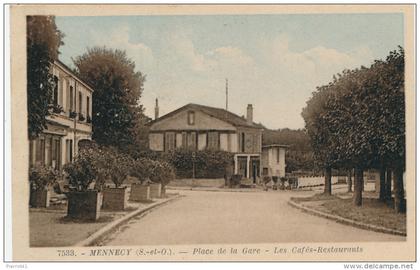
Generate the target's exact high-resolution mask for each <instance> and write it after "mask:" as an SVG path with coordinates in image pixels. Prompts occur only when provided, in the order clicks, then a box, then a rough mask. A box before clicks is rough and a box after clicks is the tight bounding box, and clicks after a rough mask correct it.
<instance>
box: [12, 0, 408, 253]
mask: <svg viewBox="0 0 420 270" xmlns="http://www.w3.org/2000/svg"><path fill="white" fill-rule="evenodd" d="M100 7H101V9H100V8H99V6H98V7H96V6H95V5H90V6H82V5H67V6H65V5H64V6H58V7H57V9H53V6H49V7H47V6H42V5H38V6H32V8H33V9H32V10H31V9H30V8H31V7H30V6H29V7H27V8H29V9H28V10H25V5H23V6H20V7H17V6H14V7H13V8H14V9H12V11H13V12H11V13H12V15H13V16H14V17H15V19H16V20H15V22H18V23H19V25H21V26H23V25H24V27H23V29H19V30H11V32H12V38H13V36H14V37H15V38H16V37H18V38H17V39H16V40H17V41H23V43H22V42H18V43H20V44H19V45H18V46H17V47H14V46H13V39H12V51H13V50H14V49H16V48H19V49H22V51H21V52H20V55H19V56H20V58H19V59H18V60H16V61H17V62H13V61H14V60H13V58H15V57H16V55H15V54H13V53H12V54H11V55H12V56H11V58H12V71H11V76H12V82H13V81H14V80H18V81H19V82H18V84H16V85H18V87H17V88H13V83H12V90H11V96H12V101H13V100H15V101H14V102H12V106H11V107H12V121H13V122H12V130H19V135H16V133H14V134H15V135H12V152H13V153H14V150H13V149H19V151H23V152H21V153H22V155H20V156H19V157H18V159H13V160H12V164H13V163H14V164H16V162H19V166H20V167H19V168H20V169H19V175H20V179H16V178H15V176H13V179H12V182H13V185H14V186H13V187H12V189H13V192H12V201H15V200H18V201H19V203H18V204H14V205H13V211H15V209H18V208H17V207H19V211H20V212H22V213H24V214H23V215H22V216H21V217H19V219H21V220H25V221H24V222H23V223H20V225H19V226H21V227H19V228H23V227H25V228H24V229H22V230H20V229H19V232H20V233H19V232H18V233H19V237H14V238H13V245H14V252H13V253H14V254H15V253H16V254H20V255H19V256H18V257H19V258H29V259H34V260H36V259H37V256H38V255H39V256H40V258H43V259H47V258H51V259H53V260H75V261H85V260H104V261H106V260H135V261H136V260H137V261H141V260H221V261H223V260H239V261H240V260H257V261H258V260H260V261H261V260H270V261H282V260H297V261H301V260H308V259H310V260H315V261H317V260H328V258H329V257H335V259H332V260H344V261H351V260H357V258H364V260H366V259H367V258H371V259H372V260H375V259H376V260H378V259H383V258H385V257H384V256H385V255H384V254H383V252H381V251H380V249H381V248H386V247H388V248H390V249H391V250H392V249H395V250H399V252H400V253H398V252H395V253H388V254H386V259H387V260H408V259H411V260H413V259H414V255H413V254H414V253H413V252H412V250H414V239H415V234H414V226H415V195H414V190H415V186H414V185H415V177H414V173H415V167H413V166H414V165H413V164H414V152H413V151H414V150H409V149H408V147H407V145H411V144H414V134H415V130H414V129H413V126H414V120H413V118H414V117H415V115H414V113H413V112H414V102H415V101H414V99H413V96H414V93H413V89H414V77H413V75H407V72H409V74H412V73H413V71H414V66H413V62H412V61H413V55H412V54H413V53H414V52H413V40H412V39H413V31H412V28H413V25H414V24H413V16H414V13H413V10H414V9H413V6H410V5H406V6H386V5H383V6H380V5H378V6H377V9H375V8H374V7H372V6H366V10H363V8H364V7H363V6H359V7H355V6H352V8H354V10H352V9H345V8H344V7H340V6H334V7H333V6H331V7H328V6H327V7H324V8H321V6H319V8H320V10H318V9H317V8H316V6H305V5H303V6H300V7H294V8H293V7H291V6H282V5H273V6H271V7H272V8H275V9H272V10H270V6H265V7H263V6H258V5H255V6H252V5H251V6H241V5H237V6H236V7H235V6H217V5H213V6H210V7H209V6H207V9H206V6H200V5H197V6H194V7H192V6H188V5H178V6H173V7H172V8H170V7H168V6H165V5H161V6H155V7H153V6H148V5H144V6H141V5H140V6H120V7H118V6H112V5H109V6H100ZM369 7H370V8H369ZM381 7H382V8H384V9H385V11H383V12H381V11H380V10H381ZM118 8H120V9H118ZM130 8H132V10H130ZM165 8H166V9H165ZM236 8H239V10H237V9H236ZM245 8H246V9H245ZM254 8H255V9H254ZM53 10H57V11H56V12H54V11H53ZM118 10H120V11H121V13H118V12H117V11H118ZM375 10H377V11H375ZM102 11H103V12H102ZM241 11H242V12H241ZM13 16H12V21H11V22H12V25H13ZM407 22H408V23H407ZM410 23H411V24H410ZM409 29H411V31H408V30H409ZM15 31H16V32H15ZM408 41H409V42H408ZM15 44H16V43H15ZM21 58H22V59H21ZM407 61H408V62H407ZM13 63H15V64H16V65H17V64H23V65H22V66H20V67H21V70H20V71H21V72H22V74H24V75H25V77H23V80H24V82H25V83H24V84H23V83H22V82H21V79H22V74H21V75H20V76H21V77H14V76H15V72H14V69H13V68H16V65H13ZM15 70H16V69H15ZM407 78H409V81H408V79H407ZM407 92H409V93H407ZM407 95H409V96H407ZM21 96H23V97H24V99H22V100H20V102H19V104H18V106H19V109H17V107H15V104H17V103H18V102H17V101H16V98H18V97H21ZM408 97H410V98H408ZM22 101H25V102H24V104H23V103H22ZM15 108H16V109H15ZM16 113H17V114H19V116H18V118H15V117H17V116H16ZM14 123H16V124H19V125H21V126H20V127H19V128H18V129H17V128H16V126H15V127H13V124H14ZM408 133H410V134H408ZM13 142H14V143H15V147H16V148H14V145H13ZM16 144H19V146H18V147H17V146H16ZM407 151H409V153H408V152H407ZM18 160H19V161H18ZM14 170H15V168H14ZM12 175H13V174H12ZM15 175H16V174H15ZM25 177H26V178H25ZM16 183H17V184H16ZM15 184H16V185H18V187H16V186H15ZM17 190H20V191H21V192H15V191H17ZM15 215H16V214H15V212H13V215H12V216H13V219H14V221H13V226H14V228H15V226H17V225H16V224H17V222H18V221H15V218H17V217H15ZM13 230H14V236H15V235H16V232H15V229H13ZM16 241H19V244H16V246H15V243H16ZM17 246H22V247H23V248H24V250H28V252H26V253H25V254H21V251H15V249H16V247H17ZM375 247H376V248H375ZM41 248H42V249H41ZM375 249H378V250H375ZM31 250H32V251H31ZM37 250H40V252H41V253H38V255H37V252H36V251H37ZM404 250H406V251H407V252H406V253H405V254H403V255H402V253H401V252H403V251H404ZM42 252H46V253H45V254H44V253H42ZM370 253H371V254H372V255H369V254H370ZM40 254H44V255H42V256H41V255H40ZM13 257H15V256H13Z"/></svg>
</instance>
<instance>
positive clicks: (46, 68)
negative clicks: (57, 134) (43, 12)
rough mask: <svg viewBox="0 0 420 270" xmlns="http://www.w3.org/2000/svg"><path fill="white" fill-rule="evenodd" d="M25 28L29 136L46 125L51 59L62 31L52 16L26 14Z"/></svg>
mask: <svg viewBox="0 0 420 270" xmlns="http://www.w3.org/2000/svg"><path fill="white" fill-rule="evenodd" d="M26 31H27V34H26V44H27V45H26V46H27V47H26V52H27V65H26V67H27V97H28V101H27V109H28V137H29V138H30V139H33V138H35V137H37V136H38V135H39V134H40V133H41V132H42V131H43V130H44V129H45V128H46V124H47V121H46V116H48V115H49V114H50V110H51V109H52V106H51V104H52V93H53V89H54V84H55V82H54V78H53V75H52V74H51V63H52V62H53V61H54V60H55V59H57V57H58V54H59V51H58V49H59V47H60V45H62V44H63V42H62V39H63V37H64V35H63V34H62V33H61V32H60V31H59V30H58V29H57V26H56V24H55V17H54V16H28V17H27V19H26Z"/></svg>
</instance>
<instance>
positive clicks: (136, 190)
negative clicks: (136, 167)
mask: <svg viewBox="0 0 420 270" xmlns="http://www.w3.org/2000/svg"><path fill="white" fill-rule="evenodd" d="M147 200H150V187H149V186H145V185H141V184H132V185H131V192H130V201H147Z"/></svg>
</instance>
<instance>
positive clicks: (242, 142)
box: [241, 132, 245, 153]
mask: <svg viewBox="0 0 420 270" xmlns="http://www.w3.org/2000/svg"><path fill="white" fill-rule="evenodd" d="M241 152H242V153H244V152H245V133H244V132H242V133H241Z"/></svg>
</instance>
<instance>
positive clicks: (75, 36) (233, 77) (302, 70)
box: [56, 14, 404, 129]
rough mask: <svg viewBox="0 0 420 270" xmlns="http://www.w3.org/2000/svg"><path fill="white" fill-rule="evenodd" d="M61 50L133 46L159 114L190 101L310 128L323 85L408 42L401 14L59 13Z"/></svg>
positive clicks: (148, 100) (67, 54)
mask: <svg viewBox="0 0 420 270" xmlns="http://www.w3.org/2000/svg"><path fill="white" fill-rule="evenodd" d="M56 23H57V26H58V28H59V29H60V30H61V31H62V32H64V33H65V35H66V36H65V38H64V43H65V45H64V46H62V47H61V48H60V51H61V55H60V59H61V60H62V61H63V62H64V63H66V64H68V65H69V66H72V67H73V65H72V60H71V59H72V58H74V57H76V56H78V55H80V54H82V53H84V52H85V51H86V49H87V48H88V47H93V46H107V47H110V48H118V49H122V50H125V51H126V52H127V54H128V56H129V57H130V58H131V59H132V60H134V61H135V63H136V69H137V70H138V71H141V72H142V73H143V74H146V76H147V77H146V83H145V86H144V88H145V89H144V93H143V96H142V98H141V103H142V104H143V105H144V106H145V107H146V114H147V115H149V116H153V108H154V100H155V98H158V99H159V105H160V115H163V114H166V113H168V112H170V111H172V110H174V109H176V108H178V107H181V106H183V105H185V104H187V103H199V104H203V105H208V106H214V107H221V108H224V107H225V78H228V80H229V110H230V111H232V112H234V113H237V114H239V115H244V114H245V113H246V106H247V104H249V103H251V104H253V105H254V120H255V121H256V122H261V123H262V124H264V125H265V126H267V127H269V128H273V129H277V128H285V127H288V128H303V127H304V121H303V119H302V117H301V115H300V114H301V111H302V108H303V107H304V106H305V104H306V101H307V100H308V98H309V97H310V96H311V93H312V92H313V91H314V90H315V87H316V86H319V85H322V84H325V83H328V82H329V81H330V80H331V78H332V76H333V74H336V73H338V72H340V71H342V70H343V69H345V68H355V67H359V66H361V65H365V66H366V65H370V64H371V63H372V61H373V60H374V59H384V58H385V57H386V56H387V54H388V52H389V51H391V50H394V49H396V48H397V46H398V45H403V39H404V37H403V15H402V14H330V15H326V14H323V15H316V14H314V15H303V14H302V15H298V14H295V15H202V16H189V15H188V16H118V17H57V18H56Z"/></svg>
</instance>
